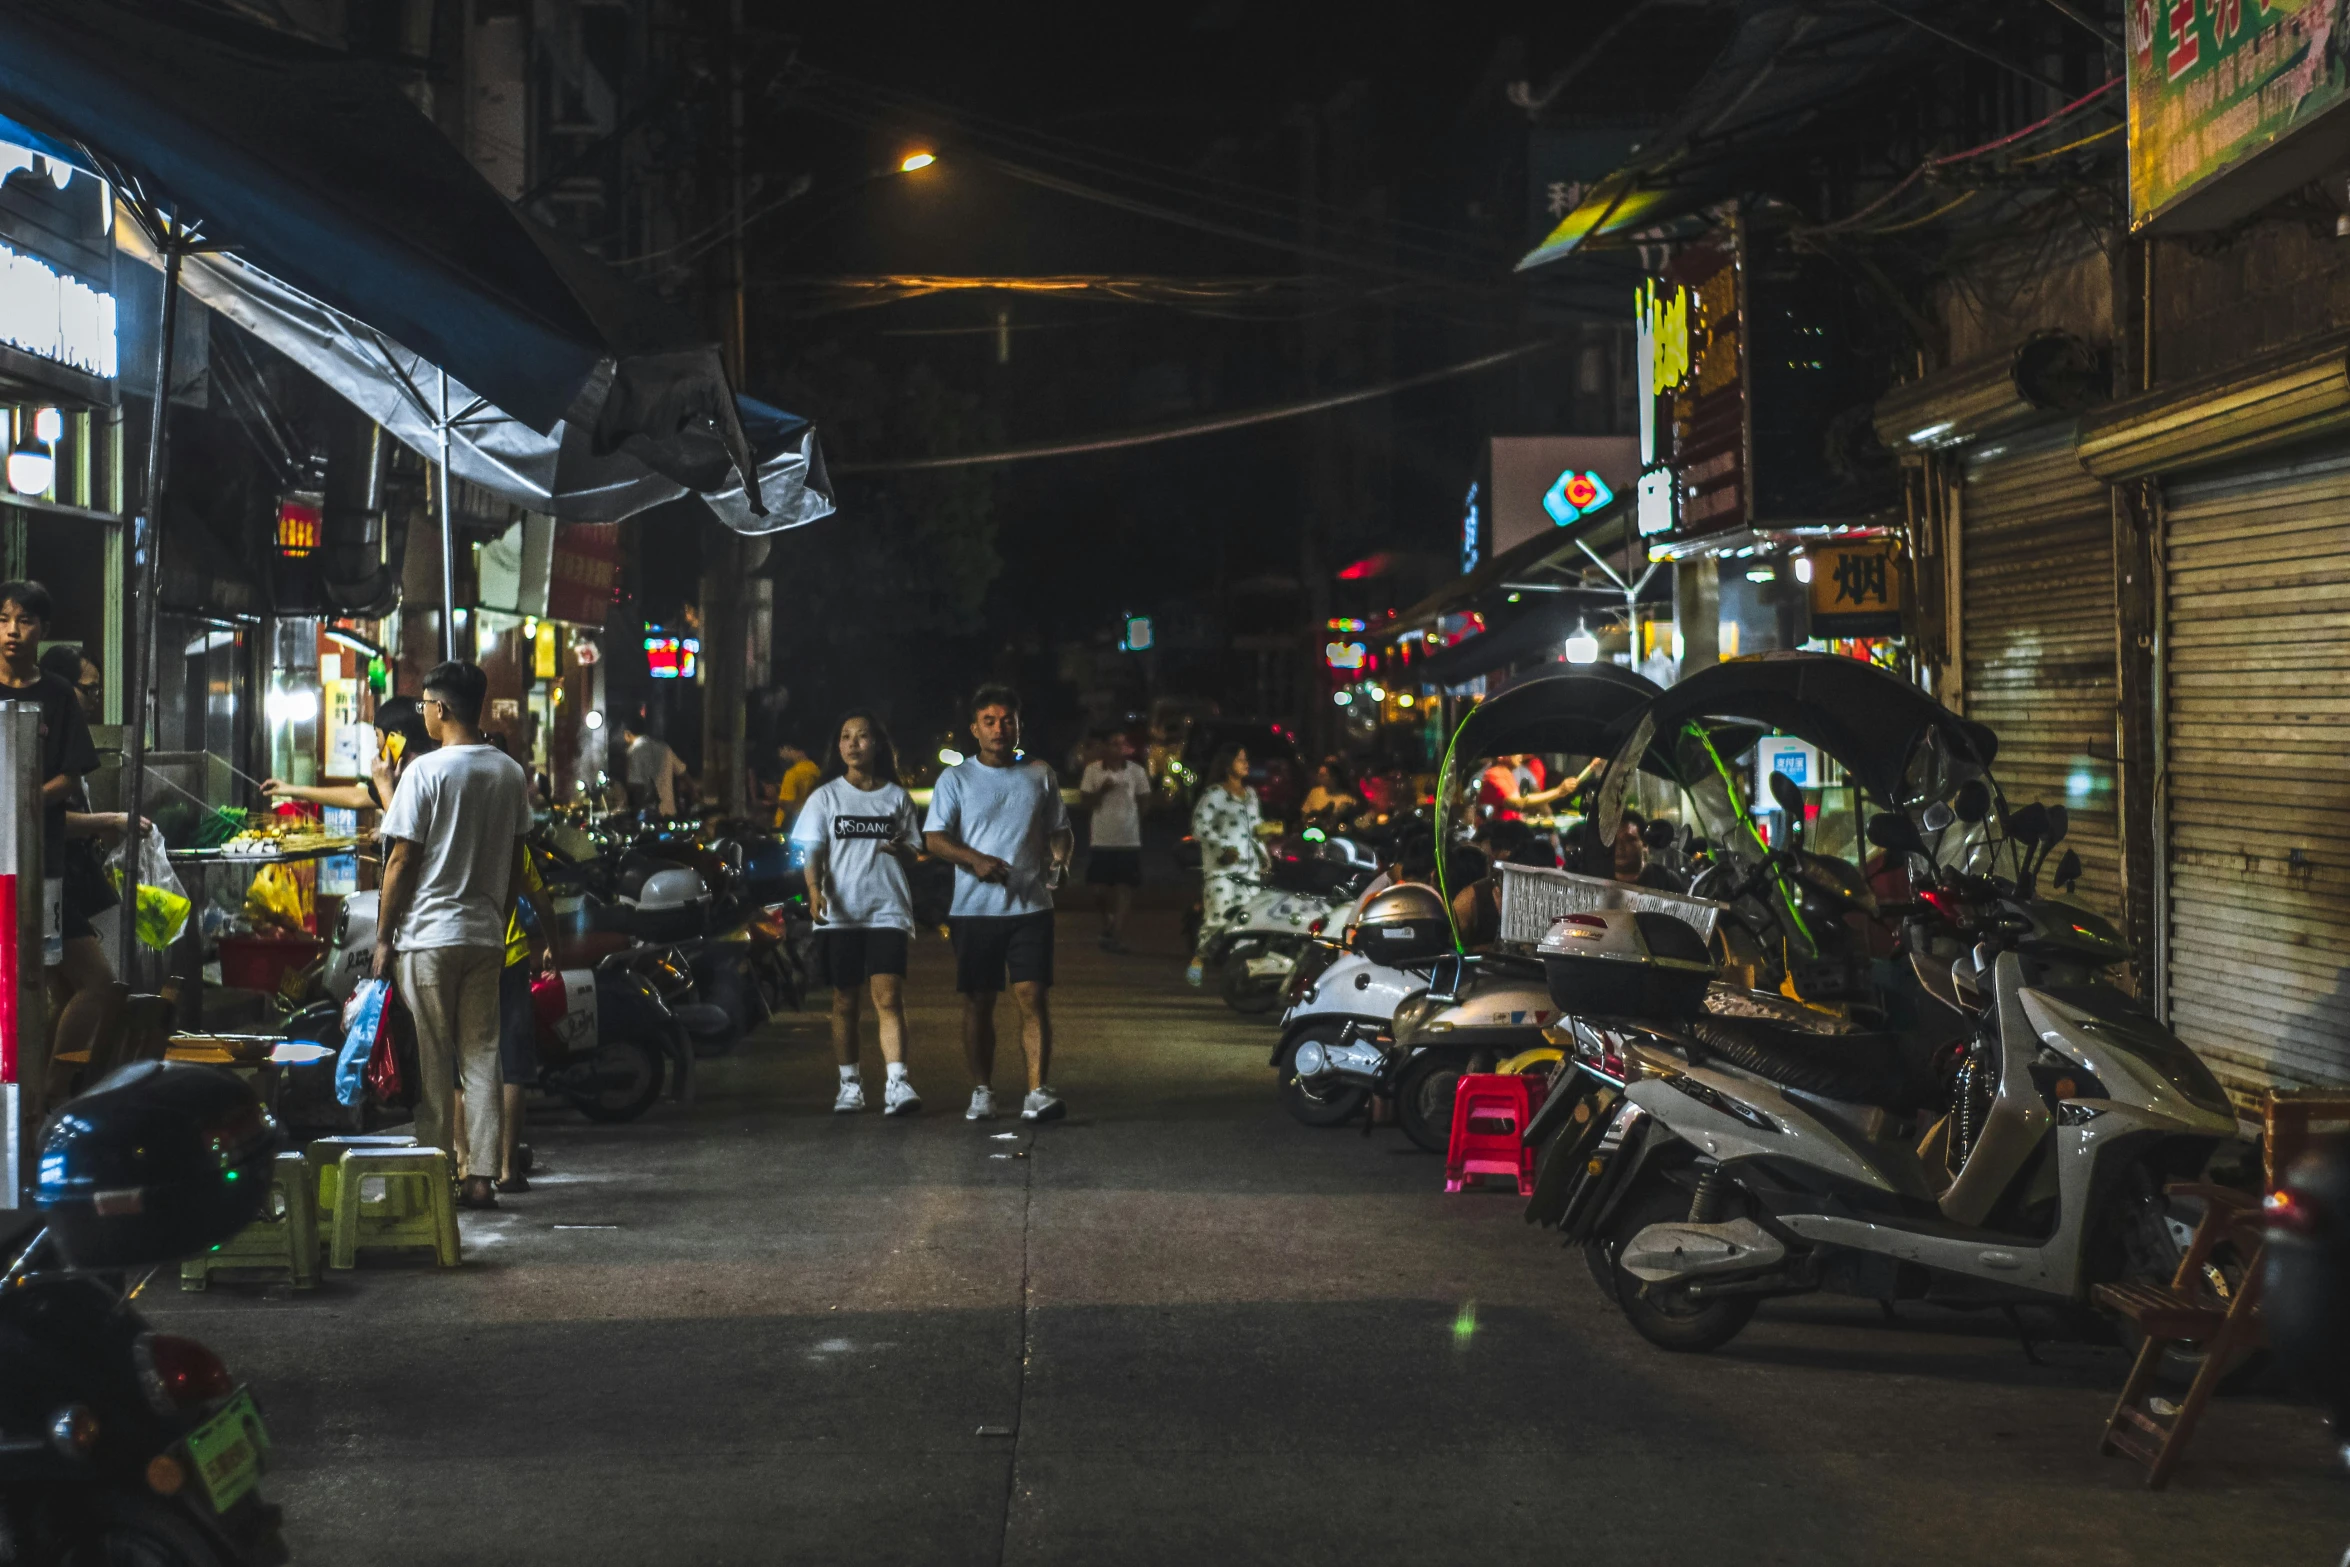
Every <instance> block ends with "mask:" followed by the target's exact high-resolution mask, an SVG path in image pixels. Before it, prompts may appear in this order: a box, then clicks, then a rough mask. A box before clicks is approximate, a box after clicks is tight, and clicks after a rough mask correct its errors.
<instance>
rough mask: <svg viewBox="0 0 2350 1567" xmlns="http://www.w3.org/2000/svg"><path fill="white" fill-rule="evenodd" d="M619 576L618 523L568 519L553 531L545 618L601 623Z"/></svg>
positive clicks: (586, 624) (609, 605)
mask: <svg viewBox="0 0 2350 1567" xmlns="http://www.w3.org/2000/svg"><path fill="white" fill-rule="evenodd" d="M619 577H620V525H619V524H618V523H616V522H567V523H565V524H563V525H562V526H561V527H560V528H558V529H557V530H556V532H555V554H554V560H553V562H552V564H551V565H550V567H549V569H548V578H547V618H548V619H550V620H568V621H572V622H574V623H575V624H578V625H583V626H600V625H602V624H603V623H604V615H605V612H606V611H608V610H609V609H611V607H612V593H613V589H614V587H615V586H616V585H617V583H618V581H619Z"/></svg>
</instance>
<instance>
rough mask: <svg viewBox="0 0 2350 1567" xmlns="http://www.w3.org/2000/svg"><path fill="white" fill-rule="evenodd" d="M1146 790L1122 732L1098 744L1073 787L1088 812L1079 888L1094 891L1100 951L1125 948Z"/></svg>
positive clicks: (1138, 877) (1137, 881)
mask: <svg viewBox="0 0 2350 1567" xmlns="http://www.w3.org/2000/svg"><path fill="white" fill-rule="evenodd" d="M1150 792H1151V775H1150V774H1148V773H1146V772H1144V771H1143V770H1142V764H1141V763H1140V762H1137V761H1136V760H1135V759H1134V753H1133V751H1132V750H1130V749H1129V748H1128V747H1127V744H1126V737H1125V736H1124V735H1122V734H1114V735H1111V736H1110V737H1108V738H1107V739H1105V740H1104V741H1102V744H1101V750H1100V753H1099V754H1097V755H1096V756H1095V757H1094V759H1093V760H1092V761H1090V762H1088V763H1086V764H1085V776H1084V777H1083V778H1081V779H1079V780H1078V783H1077V793H1078V797H1079V798H1080V799H1082V800H1083V801H1084V802H1085V806H1086V808H1087V809H1088V810H1090V811H1091V812H1093V822H1092V827H1091V831H1090V832H1089V834H1088V842H1087V845H1086V852H1085V884H1086V885H1087V886H1088V887H1093V888H1096V889H1098V895H1099V898H1100V900H1101V910H1102V950H1103V951H1104V952H1124V951H1125V950H1126V917H1127V915H1129V914H1131V913H1132V912H1133V911H1134V889H1135V888H1137V887H1139V886H1141V885H1142V802H1143V801H1144V800H1147V799H1148V798H1150Z"/></svg>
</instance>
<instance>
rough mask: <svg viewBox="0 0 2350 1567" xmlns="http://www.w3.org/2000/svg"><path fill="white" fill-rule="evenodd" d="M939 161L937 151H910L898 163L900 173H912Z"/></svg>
mask: <svg viewBox="0 0 2350 1567" xmlns="http://www.w3.org/2000/svg"><path fill="white" fill-rule="evenodd" d="M937 161H938V154H937V153H935V152H909V153H907V154H906V156H905V157H904V159H902V160H901V161H900V162H899V164H898V172H899V173H900V174H911V173H913V172H914V171H915V170H916V169H927V168H929V167H930V166H931V165H932V164H934V163H936V162H937Z"/></svg>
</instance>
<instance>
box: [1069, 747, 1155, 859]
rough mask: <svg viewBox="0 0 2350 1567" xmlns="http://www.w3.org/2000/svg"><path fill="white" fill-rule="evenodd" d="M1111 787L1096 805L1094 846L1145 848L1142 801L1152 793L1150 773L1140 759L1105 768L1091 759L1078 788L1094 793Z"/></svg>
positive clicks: (1098, 847)
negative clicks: (1143, 843) (1143, 842)
mask: <svg viewBox="0 0 2350 1567" xmlns="http://www.w3.org/2000/svg"><path fill="white" fill-rule="evenodd" d="M1104 785H1107V786H1108V789H1109V792H1108V793H1107V794H1104V795H1103V796H1102V797H1101V804H1099V805H1097V806H1095V807H1094V808H1093V846H1094V847H1095V848H1097V849H1139V848H1141V847H1142V802H1143V800H1144V798H1145V797H1146V796H1148V795H1149V794H1150V792H1151V775H1150V774H1148V773H1146V772H1144V771H1143V770H1142V764H1141V763H1139V762H1126V763H1123V764H1121V765H1119V766H1117V767H1104V766H1103V765H1102V764H1101V763H1099V762H1088V763H1087V764H1086V767H1085V777H1084V778H1083V779H1081V780H1080V781H1079V782H1078V785H1077V787H1078V789H1079V790H1080V791H1081V792H1083V793H1085V794H1092V793H1093V792H1094V791H1095V790H1096V789H1099V788H1102V787H1103V786H1104Z"/></svg>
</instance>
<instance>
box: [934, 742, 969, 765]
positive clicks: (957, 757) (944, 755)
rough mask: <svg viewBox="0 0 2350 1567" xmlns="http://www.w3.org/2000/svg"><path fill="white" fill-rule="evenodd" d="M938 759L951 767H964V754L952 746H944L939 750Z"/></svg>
mask: <svg viewBox="0 0 2350 1567" xmlns="http://www.w3.org/2000/svg"><path fill="white" fill-rule="evenodd" d="M938 759H939V760H940V761H941V762H943V763H945V764H946V765H947V766H949V767H960V766H962V765H963V753H962V752H960V751H958V750H956V749H955V748H954V747H953V746H951V745H942V746H940V747H939V748H938Z"/></svg>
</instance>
